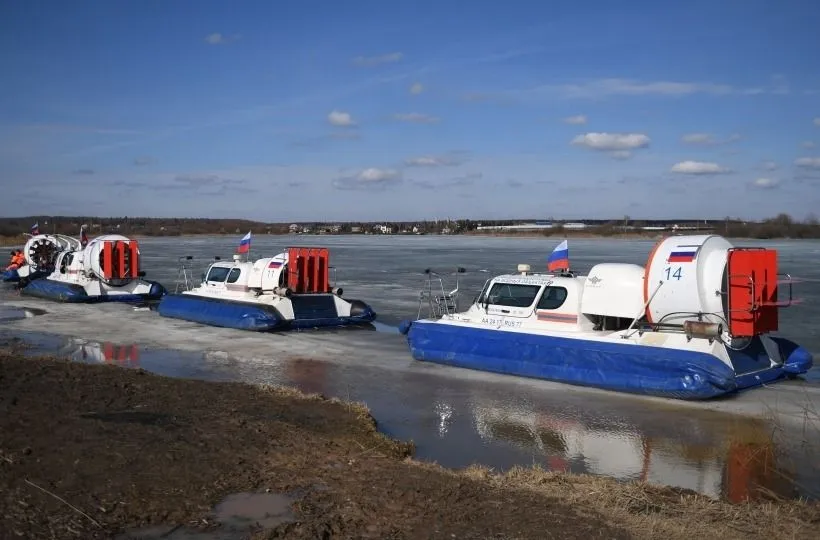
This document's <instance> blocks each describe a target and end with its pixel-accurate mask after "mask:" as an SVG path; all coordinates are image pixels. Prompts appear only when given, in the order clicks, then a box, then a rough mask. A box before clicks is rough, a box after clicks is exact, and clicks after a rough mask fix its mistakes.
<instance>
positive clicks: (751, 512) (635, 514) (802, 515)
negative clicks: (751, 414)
mask: <svg viewBox="0 0 820 540" xmlns="http://www.w3.org/2000/svg"><path fill="white" fill-rule="evenodd" d="M421 466H426V465H421ZM453 474H460V475H463V476H466V477H467V478H470V479H473V480H476V481H481V482H485V483H487V484H489V485H491V486H494V487H497V488H500V489H502V490H506V489H527V490H533V491H536V492H539V493H542V494H545V495H549V496H551V497H556V498H558V499H560V500H562V501H566V502H569V503H570V504H571V505H573V506H575V505H578V506H583V507H587V508H589V509H591V510H595V511H597V512H600V513H601V514H602V515H603V516H605V517H606V518H607V519H608V520H610V521H611V523H612V524H613V525H615V526H620V527H623V528H625V529H626V530H628V531H630V532H631V533H632V534H634V535H635V536H636V537H637V538H664V539H678V538H679V539H681V540H684V539H689V538H722V539H733V538H738V539H741V538H743V539H748V538H806V539H809V538H811V539H814V538H820V504H818V503H808V502H803V501H791V500H771V501H764V502H760V501H757V502H746V503H742V504H732V503H729V502H724V501H719V500H716V499H712V498H710V497H707V496H704V495H700V494H697V493H694V492H691V491H689V490H682V489H676V488H669V487H661V486H653V485H650V484H646V483H642V482H618V481H616V480H613V479H611V478H606V477H598V476H592V475H583V474H581V475H578V474H567V473H561V472H551V471H547V470H544V469H542V468H541V467H538V466H534V467H514V468H512V469H511V470H510V471H508V472H507V473H504V474H497V473H494V472H493V471H492V470H491V469H488V468H486V467H481V466H472V467H469V468H467V469H464V470H462V471H457V472H453Z"/></svg>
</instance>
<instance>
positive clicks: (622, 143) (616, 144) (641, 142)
mask: <svg viewBox="0 0 820 540" xmlns="http://www.w3.org/2000/svg"><path fill="white" fill-rule="evenodd" d="M649 142H650V139H649V137H647V136H646V135H644V134H643V133H585V134H584V135H578V136H577V137H575V138H574V139H572V141H571V143H570V144H574V145H576V146H585V147H586V148H589V149H590V150H600V151H603V152H614V151H629V150H637V149H638V148H646V147H647V146H649Z"/></svg>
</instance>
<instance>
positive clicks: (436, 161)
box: [404, 156, 464, 167]
mask: <svg viewBox="0 0 820 540" xmlns="http://www.w3.org/2000/svg"><path fill="white" fill-rule="evenodd" d="M462 163H464V160H462V159H459V158H458V157H455V156H418V157H414V158H409V159H406V160H404V164H405V165H406V166H407V167H452V166H455V165H461V164H462Z"/></svg>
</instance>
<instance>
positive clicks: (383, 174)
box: [358, 167, 399, 182]
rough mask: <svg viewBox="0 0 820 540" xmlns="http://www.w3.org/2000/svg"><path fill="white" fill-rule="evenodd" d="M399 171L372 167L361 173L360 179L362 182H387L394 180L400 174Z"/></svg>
mask: <svg viewBox="0 0 820 540" xmlns="http://www.w3.org/2000/svg"><path fill="white" fill-rule="evenodd" d="M398 174H399V173H398V171H395V170H393V169H378V168H376V167H370V168H369V169H365V170H363V171H362V172H360V173H359V177H358V178H359V181H361V182H385V181H387V180H392V179H394V178H396V176H398Z"/></svg>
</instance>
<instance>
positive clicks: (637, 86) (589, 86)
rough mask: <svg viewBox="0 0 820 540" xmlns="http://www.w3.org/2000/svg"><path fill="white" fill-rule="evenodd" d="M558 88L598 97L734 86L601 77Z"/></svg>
mask: <svg viewBox="0 0 820 540" xmlns="http://www.w3.org/2000/svg"><path fill="white" fill-rule="evenodd" d="M558 89H560V90H561V92H562V93H563V94H564V95H566V96H567V97H573V98H598V97H607V96H650V95H659V96H688V95H691V94H714V95H726V94H731V93H732V91H733V88H732V87H731V86H729V85H726V84H715V83H694V82H678V81H653V82H641V81H636V80H631V79H617V78H614V79H600V80H596V81H589V82H585V83H581V84H565V85H560V86H559V87H558Z"/></svg>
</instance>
